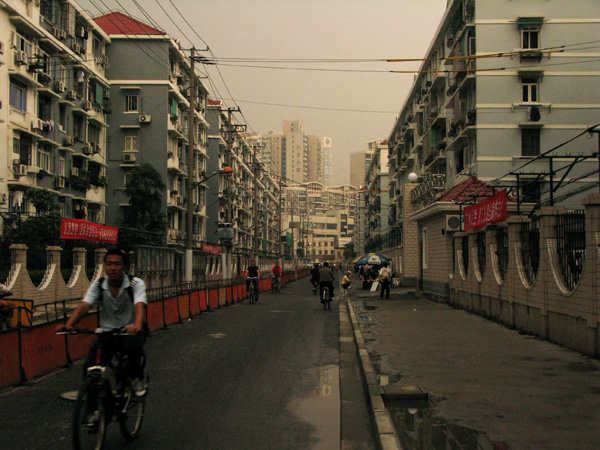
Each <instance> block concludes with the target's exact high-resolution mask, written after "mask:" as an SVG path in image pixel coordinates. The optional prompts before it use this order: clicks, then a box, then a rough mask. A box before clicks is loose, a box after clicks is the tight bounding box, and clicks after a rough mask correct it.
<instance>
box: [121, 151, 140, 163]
mask: <svg viewBox="0 0 600 450" xmlns="http://www.w3.org/2000/svg"><path fill="white" fill-rule="evenodd" d="M136 156H137V155H136V154H135V153H125V154H124V155H123V161H125V162H129V163H133V162H135V160H136Z"/></svg>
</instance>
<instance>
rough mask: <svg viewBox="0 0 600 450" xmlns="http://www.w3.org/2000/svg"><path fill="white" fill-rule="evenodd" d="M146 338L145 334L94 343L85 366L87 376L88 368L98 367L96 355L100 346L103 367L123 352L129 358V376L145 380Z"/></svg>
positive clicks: (112, 338) (115, 337)
mask: <svg viewBox="0 0 600 450" xmlns="http://www.w3.org/2000/svg"><path fill="white" fill-rule="evenodd" d="M145 342H146V336H145V335H144V334H143V333H138V334H132V335H127V336H106V337H103V338H100V339H98V340H96V342H94V344H93V345H92V348H90V352H89V353H88V355H87V357H86V360H85V364H84V366H83V374H84V375H85V373H86V371H87V368H88V367H91V366H94V365H96V353H97V349H98V347H99V346H102V361H100V363H101V364H102V365H107V364H108V363H109V361H110V360H111V359H112V357H113V356H114V355H115V353H117V352H118V351H121V352H122V353H123V354H124V355H127V357H128V358H129V364H128V367H129V376H130V377H131V378H143V377H144V366H145V365H146V358H145V355H144V343H145Z"/></svg>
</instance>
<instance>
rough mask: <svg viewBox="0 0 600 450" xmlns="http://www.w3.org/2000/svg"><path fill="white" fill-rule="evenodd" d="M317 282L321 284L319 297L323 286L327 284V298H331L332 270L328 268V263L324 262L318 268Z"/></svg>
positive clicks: (321, 295)
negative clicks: (319, 268)
mask: <svg viewBox="0 0 600 450" xmlns="http://www.w3.org/2000/svg"><path fill="white" fill-rule="evenodd" d="M319 280H320V282H319V284H320V285H321V291H320V292H321V293H320V297H321V299H322V298H323V288H324V287H325V286H327V287H328V288H329V298H330V299H331V300H333V281H334V277H333V270H331V269H330V268H329V263H327V262H324V263H323V267H322V268H321V270H319Z"/></svg>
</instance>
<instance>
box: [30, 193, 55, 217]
mask: <svg viewBox="0 0 600 450" xmlns="http://www.w3.org/2000/svg"><path fill="white" fill-rule="evenodd" d="M24 197H25V198H26V199H27V200H30V201H31V203H33V206H34V207H35V211H36V213H37V215H38V216H41V215H45V214H49V213H52V212H54V211H56V210H58V205H57V204H56V202H55V201H54V198H55V195H54V194H53V193H52V192H50V191H47V190H45V189H28V190H27V191H25V195H24Z"/></svg>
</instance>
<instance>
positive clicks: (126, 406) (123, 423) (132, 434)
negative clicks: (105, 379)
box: [118, 383, 146, 441]
mask: <svg viewBox="0 0 600 450" xmlns="http://www.w3.org/2000/svg"><path fill="white" fill-rule="evenodd" d="M145 411H146V396H144V397H136V396H135V393H134V392H133V389H132V387H131V383H127V387H126V388H125V390H124V393H123V402H122V404H121V410H120V411H119V415H118V417H119V427H120V428H121V434H123V436H124V437H125V439H127V440H128V441H131V440H133V439H135V438H136V437H138V436H139V434H140V430H141V429H142V423H143V422H144V413H145Z"/></svg>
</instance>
